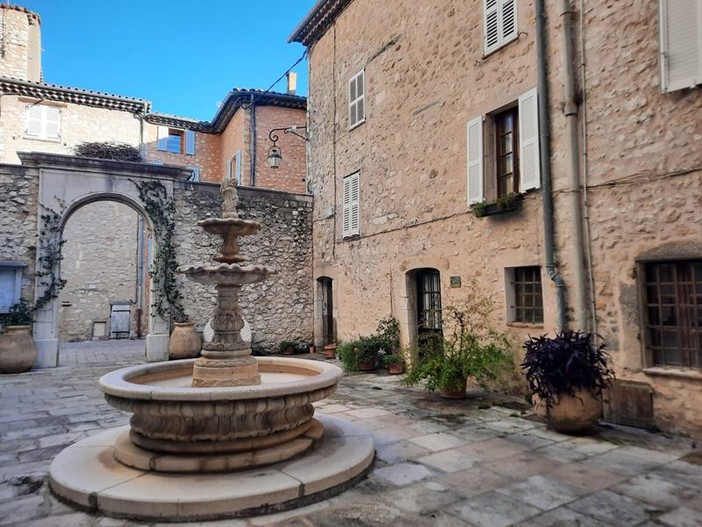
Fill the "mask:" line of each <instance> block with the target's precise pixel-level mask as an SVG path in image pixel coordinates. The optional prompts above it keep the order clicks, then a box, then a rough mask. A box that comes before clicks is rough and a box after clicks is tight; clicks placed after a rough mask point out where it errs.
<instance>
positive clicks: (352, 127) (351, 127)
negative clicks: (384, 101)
mask: <svg viewBox="0 0 702 527" xmlns="http://www.w3.org/2000/svg"><path fill="white" fill-rule="evenodd" d="M365 122H366V118H365V117H364V118H363V119H361V120H360V121H358V122H357V123H355V124H354V125H353V126H349V132H350V131H351V130H354V129H356V128H358V127H359V126H361V125H362V124H363V123H365Z"/></svg>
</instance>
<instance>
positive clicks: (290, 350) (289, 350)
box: [278, 340, 298, 355]
mask: <svg viewBox="0 0 702 527" xmlns="http://www.w3.org/2000/svg"><path fill="white" fill-rule="evenodd" d="M297 348H298V343H297V342H295V341H294V340H284V341H282V342H281V343H280V345H279V346H278V351H280V353H282V354H283V355H294V354H295V352H296V351H297Z"/></svg>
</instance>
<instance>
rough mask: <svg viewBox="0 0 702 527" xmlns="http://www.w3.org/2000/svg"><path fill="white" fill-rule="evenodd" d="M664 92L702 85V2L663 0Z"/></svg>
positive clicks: (661, 21) (661, 33)
mask: <svg viewBox="0 0 702 527" xmlns="http://www.w3.org/2000/svg"><path fill="white" fill-rule="evenodd" d="M659 29H660V51H661V90H662V91H663V93H667V92H671V91H674V90H682V89H684V88H692V87H694V86H696V85H698V84H702V2H700V1H699V0H660V23H659Z"/></svg>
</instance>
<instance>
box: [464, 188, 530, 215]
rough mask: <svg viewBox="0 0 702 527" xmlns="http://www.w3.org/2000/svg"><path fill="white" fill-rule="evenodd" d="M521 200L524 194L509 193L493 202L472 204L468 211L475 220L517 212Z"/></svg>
mask: <svg viewBox="0 0 702 527" xmlns="http://www.w3.org/2000/svg"><path fill="white" fill-rule="evenodd" d="M523 199H524V194H519V193H517V192H510V193H509V194H505V195H504V196H500V197H499V198H497V199H495V200H494V201H481V202H480V203H474V204H473V205H471V207H470V209H471V211H472V212H473V214H475V217H476V218H483V217H485V216H495V215H497V214H506V213H507V212H513V211H515V210H519V209H520V208H521V206H522V200H523Z"/></svg>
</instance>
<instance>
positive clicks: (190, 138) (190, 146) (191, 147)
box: [185, 130, 195, 156]
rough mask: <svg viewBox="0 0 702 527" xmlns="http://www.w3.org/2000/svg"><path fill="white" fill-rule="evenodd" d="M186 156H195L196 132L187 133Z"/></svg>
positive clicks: (187, 131)
mask: <svg viewBox="0 0 702 527" xmlns="http://www.w3.org/2000/svg"><path fill="white" fill-rule="evenodd" d="M185 155H188V156H194V155H195V132H193V131H192V130H186V131H185Z"/></svg>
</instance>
